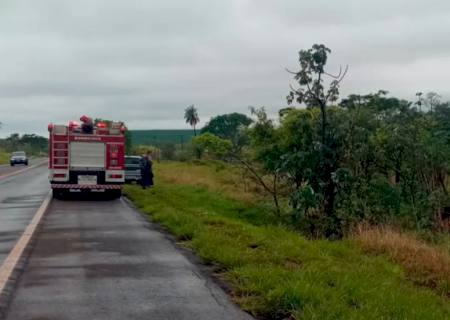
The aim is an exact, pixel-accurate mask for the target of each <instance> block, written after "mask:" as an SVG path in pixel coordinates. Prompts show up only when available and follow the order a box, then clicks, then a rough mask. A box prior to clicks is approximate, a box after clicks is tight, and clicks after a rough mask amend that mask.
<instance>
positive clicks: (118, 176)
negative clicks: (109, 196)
mask: <svg viewBox="0 0 450 320" xmlns="http://www.w3.org/2000/svg"><path fill="white" fill-rule="evenodd" d="M122 177H123V175H122V174H110V175H109V178H110V179H122Z"/></svg>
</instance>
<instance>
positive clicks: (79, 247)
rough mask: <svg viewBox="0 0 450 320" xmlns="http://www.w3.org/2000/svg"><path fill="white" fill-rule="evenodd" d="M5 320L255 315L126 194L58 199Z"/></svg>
mask: <svg viewBox="0 0 450 320" xmlns="http://www.w3.org/2000/svg"><path fill="white" fill-rule="evenodd" d="M6 318H7V319H11V320H13V319H14V320H21V319H24V320H25V319H27V320H28V319H46V320H49V319H55V320H56V319H57V320H62V319H69V320H72V319H77V320H78V319H79V320H85V319H108V320H114V319H120V320H123V319H133V320H134V319H137V320H139V319H146V320H148V319H170V320H176V319H195V320H201V319H208V320H220V319H230V320H237V319H251V318H250V317H249V316H248V315H247V314H245V313H243V312H242V311H240V310H239V309H238V308H237V307H236V306H235V305H233V304H232V303H231V302H230V300H229V298H228V297H227V296H226V294H225V293H224V292H223V291H222V290H221V289H219V288H218V287H217V286H216V285H215V284H214V283H213V282H211V281H210V279H209V278H208V277H206V276H204V275H203V274H202V273H201V272H200V271H199V269H198V267H197V266H196V265H194V264H193V263H191V262H190V260H189V259H187V258H186V257H185V256H184V255H183V254H182V253H181V252H180V251H179V250H177V249H176V248H175V246H174V245H173V244H172V243H171V242H170V241H169V240H168V239H167V238H166V237H165V235H163V234H162V233H161V232H159V231H158V230H156V229H155V228H154V226H152V224H150V223H148V222H147V221H146V220H145V219H144V218H143V217H142V216H140V215H139V214H138V213H137V212H135V211H134V210H133V209H131V208H130V207H129V206H128V205H127V204H126V203H125V202H124V201H123V200H114V201H74V200H72V201H57V200H55V201H53V202H52V204H51V207H50V211H49V213H48V215H47V217H46V220H45V222H44V224H43V226H42V229H41V231H40V233H39V235H38V237H37V241H36V244H35V248H34V250H33V253H32V255H31V257H30V258H29V261H28V265H27V267H26V270H25V272H24V274H23V275H22V277H21V279H20V281H19V284H18V287H17V289H16V292H15V294H14V297H13V299H12V302H11V305H10V309H9V312H8V314H7V317H6Z"/></svg>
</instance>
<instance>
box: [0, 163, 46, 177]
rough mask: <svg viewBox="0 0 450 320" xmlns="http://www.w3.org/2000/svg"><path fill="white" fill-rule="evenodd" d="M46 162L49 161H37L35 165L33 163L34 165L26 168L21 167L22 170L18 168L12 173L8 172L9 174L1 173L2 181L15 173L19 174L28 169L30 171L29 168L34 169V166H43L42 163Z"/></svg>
mask: <svg viewBox="0 0 450 320" xmlns="http://www.w3.org/2000/svg"><path fill="white" fill-rule="evenodd" d="M46 163H47V162H46V161H43V162H39V163H36V164H34V165H32V166H29V167H26V168H24V169H20V170H17V171H13V172H11V173H7V174H4V175H0V181H1V180H3V179H6V178H9V177H12V176H15V175H17V174H20V173H23V172H26V171H28V170H31V169H34V168H36V167H39V166H42V165H44V164H46Z"/></svg>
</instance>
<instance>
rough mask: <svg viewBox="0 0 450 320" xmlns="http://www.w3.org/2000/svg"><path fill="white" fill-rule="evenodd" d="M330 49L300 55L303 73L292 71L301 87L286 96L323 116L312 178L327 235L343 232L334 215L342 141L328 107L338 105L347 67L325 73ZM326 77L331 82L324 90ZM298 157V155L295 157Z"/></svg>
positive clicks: (318, 46)
mask: <svg viewBox="0 0 450 320" xmlns="http://www.w3.org/2000/svg"><path fill="white" fill-rule="evenodd" d="M330 53H331V50H330V49H329V48H327V47H326V46H325V45H323V44H315V45H313V46H312V48H311V49H307V50H301V51H300V52H299V64H300V70H298V71H296V72H292V71H289V70H288V72H290V73H292V74H293V75H294V80H295V81H296V82H297V85H298V87H297V88H294V87H293V86H291V91H290V92H289V94H288V95H287V102H288V104H292V103H293V102H294V101H296V102H297V103H299V104H302V103H304V104H305V105H306V106H307V107H308V108H314V107H318V108H319V109H320V114H321V123H320V130H319V136H320V141H315V142H314V144H317V143H319V148H318V149H317V150H316V151H315V152H314V153H315V155H314V156H313V158H314V159H315V161H314V165H313V170H315V171H317V174H313V175H312V177H311V178H312V180H311V187H312V189H313V190H314V192H315V193H316V194H320V195H322V197H323V203H322V205H323V210H324V212H325V214H326V216H327V219H328V222H327V224H328V227H327V228H328V230H327V231H326V233H327V235H328V236H331V235H333V234H335V233H340V221H339V217H337V215H336V214H335V200H336V195H337V193H338V190H337V188H338V186H339V183H338V181H337V180H336V177H340V175H338V173H339V172H342V170H340V157H341V156H342V155H341V154H340V152H339V151H340V147H339V143H340V140H339V139H338V138H337V137H336V136H335V133H336V130H334V128H333V130H329V128H328V127H329V123H328V105H329V103H333V102H336V101H337V99H338V98H339V86H340V83H341V81H342V80H343V79H344V77H345V75H346V73H347V71H348V66H347V67H345V68H344V70H343V69H342V67H341V68H340V71H339V73H338V74H337V75H332V74H330V73H328V72H327V71H326V70H325V66H326V64H327V61H328V54H330ZM325 78H327V79H329V83H327V85H326V86H327V88H325ZM293 156H298V155H295V154H294V155H293Z"/></svg>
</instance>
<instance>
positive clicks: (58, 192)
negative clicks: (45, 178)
mask: <svg viewBox="0 0 450 320" xmlns="http://www.w3.org/2000/svg"><path fill="white" fill-rule="evenodd" d="M52 193H53V198H55V199H63V198H64V196H65V194H66V192H65V190H64V189H53V190H52Z"/></svg>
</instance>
